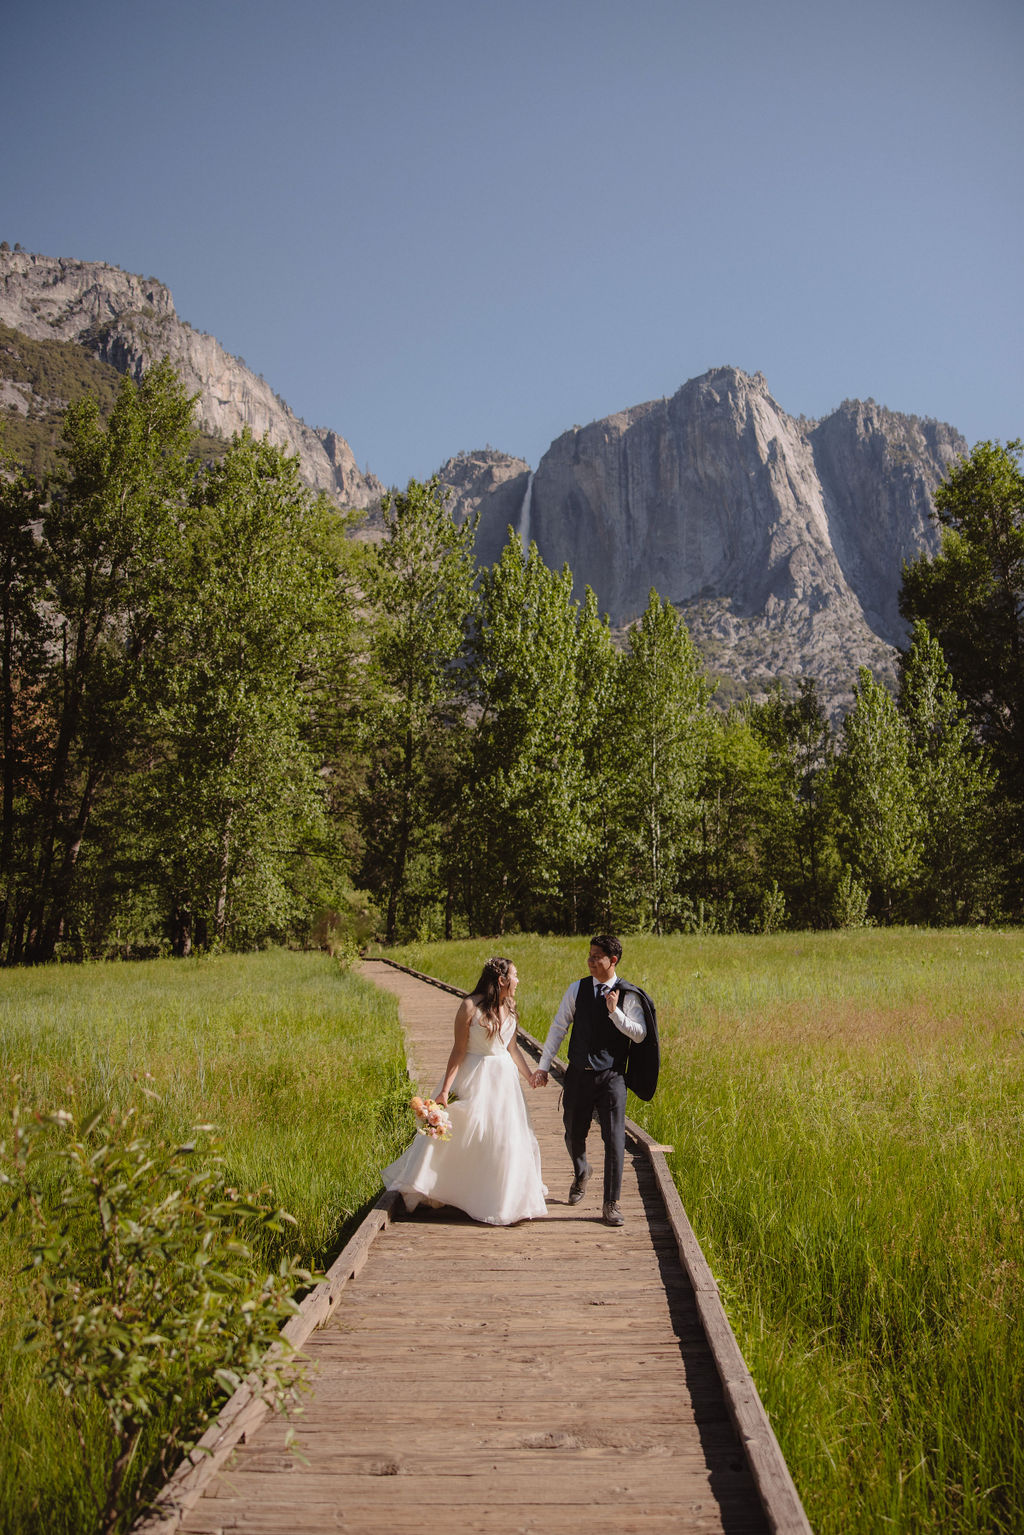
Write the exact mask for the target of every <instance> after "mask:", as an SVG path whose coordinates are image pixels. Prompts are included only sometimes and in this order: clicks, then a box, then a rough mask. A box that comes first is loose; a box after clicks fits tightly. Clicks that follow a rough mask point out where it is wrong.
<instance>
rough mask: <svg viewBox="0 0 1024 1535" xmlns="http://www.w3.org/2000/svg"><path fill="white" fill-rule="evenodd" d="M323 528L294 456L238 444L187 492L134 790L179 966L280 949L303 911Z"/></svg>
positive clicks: (326, 582) (329, 569) (315, 792)
mask: <svg viewBox="0 0 1024 1535" xmlns="http://www.w3.org/2000/svg"><path fill="white" fill-rule="evenodd" d="M335 518H336V514H335V513H334V512H333V510H332V509H331V508H330V507H329V506H328V505H327V503H326V502H324V501H322V500H319V499H318V498H316V497H315V496H314V495H313V493H312V492H311V491H309V490H308V489H307V487H306V486H305V485H304V484H303V483H302V481H301V480H300V479H299V464H298V460H297V459H296V458H291V457H288V456H287V455H286V454H284V453H283V452H282V451H281V450H280V449H278V448H275V447H273V446H272V445H271V444H270V443H269V442H267V441H266V440H264V441H262V442H257V441H254V440H253V438H252V437H251V435H250V434H249V433H248V432H245V433H243V434H242V436H241V437H238V438H235V439H234V441H233V442H232V444H231V446H230V447H229V449H228V451H227V453H226V454H225V456H224V457H223V459H222V460H221V461H220V462H219V463H217V464H214V465H212V466H211V467H210V468H209V469H208V470H207V471H206V473H205V474H203V475H202V476H200V478H199V479H198V480H197V482H196V488H195V492H194V495H193V506H192V510H191V516H190V519H189V522H188V524H187V527H186V529H185V535H184V538H183V540H182V543H181V547H180V552H179V558H178V561H177V564H176V579H175V581H174V583H173V585H168V587H167V588H166V589H165V591H164V600H165V602H166V606H167V611H166V615H165V617H166V623H167V626H168V629H169V630H170V629H171V628H172V626H173V633H174V644H173V647H171V648H170V649H169V650H168V653H167V656H166V666H165V669H164V674H163V676H162V678H161V679H160V682H161V686H160V690H159V699H160V703H159V718H160V725H161V738H160V761H159V765H158V766H157V767H156V768H155V770H154V771H153V772H151V773H150V774H149V775H147V778H146V779H145V780H144V781H143V782H142V784H141V785H140V792H141V794H142V798H143V803H144V804H145V805H146V806H147V809H148V816H147V819H148V821H149V823H150V825H151V826H153V827H154V829H155V831H156V846H155V854H156V861H157V865H158V867H159V869H160V877H161V883H162V886H163V890H164V899H165V901H166V902H167V903H168V904H169V906H170V912H169V913H168V918H169V923H170V925H171V927H172V930H173V937H174V945H175V948H176V950H177V951H178V952H181V953H187V952H189V950H190V948H191V947H192V944H193V942H194V941H197V940H198V941H199V942H206V941H209V940H211V939H212V940H217V941H221V942H223V941H225V940H226V939H228V938H229V936H231V935H233V937H234V938H235V939H236V940H238V941H252V940H253V939H254V938H256V937H259V936H261V935H262V934H264V933H266V932H268V931H269V932H271V933H274V934H276V935H277V936H282V935H283V933H284V932H285V931H287V929H288V926H289V924H290V923H291V922H292V921H294V920H297V919H298V918H300V917H301V916H303V915H306V916H308V915H309V912H308V905H309V901H310V899H312V900H315V899H316V894H317V893H316V892H315V891H314V892H310V891H309V890H303V888H302V883H303V877H302V873H301V872H299V871H303V870H304V871H305V873H306V874H307V875H308V861H309V858H310V856H311V855H312V854H313V853H314V852H315V850H316V849H317V847H318V846H319V844H320V843H321V842H322V840H323V839H324V838H325V837H326V836H327V826H326V821H325V817H324V793H323V785H322V781H321V777H320V771H319V770H320V767H321V764H322V757H321V755H320V752H319V751H318V750H317V748H316V746H315V743H313V742H311V741H310V740H309V739H308V729H307V726H308V720H309V716H310V713H311V708H312V700H313V698H314V696H315V694H316V692H317V690H318V689H319V688H320V687H322V685H323V681H324V679H325V678H326V677H329V676H330V674H331V672H332V670H333V667H334V663H335V657H336V651H337V645H338V639H339V636H338V632H337V627H336V626H337V623H338V619H339V606H338V601H337V596H338V589H337V577H338V566H337V552H336V546H335V540H334V538H333V529H332V523H333V521H334V520H335ZM297 872H299V877H298V881H296V874H297ZM229 928H230V930H231V933H230V934H229Z"/></svg>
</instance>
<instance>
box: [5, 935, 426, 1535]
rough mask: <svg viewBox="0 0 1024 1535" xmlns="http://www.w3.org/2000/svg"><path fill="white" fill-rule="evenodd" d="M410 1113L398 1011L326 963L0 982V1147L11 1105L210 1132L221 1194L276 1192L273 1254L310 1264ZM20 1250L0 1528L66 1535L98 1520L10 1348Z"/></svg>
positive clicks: (22, 1359)
mask: <svg viewBox="0 0 1024 1535" xmlns="http://www.w3.org/2000/svg"><path fill="white" fill-rule="evenodd" d="M148 1093H152V1094H156V1095H157V1096H156V1097H152V1098H151V1097H148V1096H147V1094H148ZM407 1100H408V1084H407V1082H406V1078H405V1057H404V1053H403V1049H402V1040H401V1032H400V1030H399V1027H398V1021H397V1011H396V1007H395V1004H394V1001H393V999H391V998H390V997H386V996H385V995H383V994H382V993H380V992H378V991H376V990H375V988H373V987H372V986H369V985H367V984H366V983H364V982H362V981H360V980H359V979H358V978H357V977H354V976H352V975H349V974H344V973H342V972H341V971H340V970H339V968H338V966H337V965H336V964H335V963H334V962H333V961H331V960H329V959H327V958H324V957H320V956H312V955H299V954H289V953H285V952H283V951H276V952H270V953H265V954H260V955H251V956H245V957H222V958H216V959H208V960H207V959H203V960H194V961H191V960H190V961H183V960H173V961H172V960H167V961H153V962H150V963H144V964H138V965H86V966H82V967H64V968H55V967H51V968H46V969H39V970H31V971H5V972H0V1140H2V1139H4V1138H5V1135H6V1131H5V1130H4V1128H2V1125H3V1122H4V1121H6V1122H7V1123H9V1119H10V1112H11V1108H12V1106H13V1103H14V1102H15V1101H20V1102H21V1103H23V1104H26V1105H28V1106H29V1107H34V1108H38V1109H41V1110H49V1109H58V1108H59V1109H66V1110H68V1111H69V1112H71V1113H73V1114H75V1115H76V1117H78V1116H81V1115H84V1114H85V1113H87V1112H88V1110H89V1109H91V1108H92V1107H93V1106H95V1105H103V1106H105V1107H107V1108H109V1109H110V1110H112V1111H113V1110H117V1109H120V1108H123V1107H125V1106H127V1105H130V1104H139V1105H140V1106H141V1107H142V1109H143V1111H144V1113H145V1115H146V1117H147V1119H148V1121H149V1128H150V1132H151V1133H152V1134H154V1135H156V1136H166V1137H167V1138H168V1139H171V1140H177V1139H181V1138H184V1137H185V1136H187V1134H188V1132H189V1130H190V1128H191V1126H193V1125H195V1124H197V1123H213V1124H215V1125H216V1126H217V1127H218V1131H219V1136H220V1140H221V1143H222V1149H223V1153H224V1156H225V1158H226V1163H227V1170H228V1173H229V1177H230V1181H231V1182H232V1183H234V1184H236V1185H237V1186H238V1187H239V1188H242V1189H254V1190H255V1189H258V1188H260V1187H262V1186H269V1188H271V1189H272V1190H273V1195H274V1197H275V1199H276V1201H277V1202H278V1203H280V1204H282V1205H283V1206H284V1207H285V1208H286V1209H288V1210H289V1211H290V1212H291V1213H292V1214H293V1215H294V1216H295V1218H296V1220H297V1222H298V1225H297V1227H296V1228H290V1227H289V1228H286V1232H285V1234H284V1235H283V1236H282V1237H280V1238H278V1239H277V1241H278V1243H279V1245H285V1244H286V1245H287V1249H288V1250H289V1251H290V1252H293V1253H295V1254H297V1255H298V1256H300V1257H301V1258H302V1259H303V1261H305V1262H306V1263H308V1264H309V1265H311V1266H321V1265H322V1264H324V1263H325V1262H326V1261H327V1260H328V1259H329V1257H330V1256H331V1254H332V1252H333V1251H335V1250H336V1249H337V1248H338V1246H339V1245H340V1244H341V1243H342V1242H343V1240H344V1239H345V1236H346V1234H347V1232H348V1230H349V1229H350V1228H351V1227H352V1226H353V1225H354V1223H355V1220H356V1217H357V1216H358V1214H359V1213H360V1211H361V1209H362V1208H363V1207H364V1206H365V1204H366V1203H367V1201H368V1200H370V1199H372V1198H374V1197H375V1196H376V1194H377V1193H378V1192H379V1189H380V1178H379V1169H380V1168H381V1167H383V1166H385V1165H386V1164H387V1163H388V1162H389V1161H390V1160H392V1158H393V1157H394V1156H395V1155H396V1154H397V1151H398V1150H399V1149H400V1147H401V1145H402V1144H403V1143H404V1142H405V1141H406V1139H407V1138H408V1133H409V1131H408V1122H407ZM25 1240H26V1232H25V1230H24V1229H23V1228H21V1227H19V1226H18V1225H17V1224H15V1223H12V1222H6V1223H4V1224H2V1225H0V1422H2V1423H3V1433H2V1434H0V1529H2V1530H4V1531H5V1532H12V1535H13V1532H15V1531H18V1532H23V1531H29V1530H32V1531H37V1530H42V1529H45V1530H46V1531H47V1532H48V1535H49V1532H54V1535H64V1532H67V1535H72V1532H80V1531H85V1530H88V1529H90V1528H92V1527H93V1525H94V1522H95V1510H94V1508H93V1506H92V1505H91V1503H90V1501H89V1498H88V1495H87V1494H86V1493H85V1492H84V1490H83V1489H84V1487H85V1486H86V1484H87V1481H88V1478H86V1477H85V1476H84V1475H83V1473H82V1451H81V1449H80V1447H79V1444H78V1441H77V1438H76V1435H75V1432H74V1430H73V1425H72V1421H71V1418H70V1415H69V1413H68V1410H67V1407H66V1404H64V1402H63V1401H62V1399H60V1398H59V1397H57V1396H56V1395H55V1394H54V1393H52V1392H51V1391H49V1390H48V1389H47V1388H45V1387H44V1386H43V1385H42V1384H41V1383H40V1380H39V1378H38V1371H37V1365H36V1361H35V1357H34V1356H33V1355H32V1354H24V1353H21V1352H19V1351H18V1348H17V1343H18V1338H19V1336H20V1334H21V1332H22V1330H23V1326H24V1322H25V1319H26V1316H27V1312H28V1309H29V1307H30V1304H31V1298H30V1290H29V1288H28V1285H27V1281H26V1280H25V1278H24V1277H23V1276H20V1275H19V1273H18V1270H19V1268H20V1266H21V1265H22V1263H23V1262H24V1255H25V1247H24V1243H25ZM261 1256H262V1257H263V1259H265V1260H266V1259H272V1258H274V1257H275V1256H276V1254H275V1253H274V1252H273V1251H271V1250H270V1249H267V1250H265V1251H264V1252H263V1253H262V1255H261ZM98 1443H99V1440H98V1439H96V1440H94V1442H93V1446H92V1450H91V1453H93V1454H99V1453H101V1451H100V1450H99V1449H98Z"/></svg>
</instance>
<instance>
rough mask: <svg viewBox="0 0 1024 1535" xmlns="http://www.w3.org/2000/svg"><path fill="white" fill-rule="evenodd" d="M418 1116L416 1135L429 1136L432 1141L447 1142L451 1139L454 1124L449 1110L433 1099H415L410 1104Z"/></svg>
mask: <svg viewBox="0 0 1024 1535" xmlns="http://www.w3.org/2000/svg"><path fill="white" fill-rule="evenodd" d="M409 1107H410V1108H411V1109H412V1111H413V1113H414V1114H415V1115H416V1134H417V1135H429V1136H430V1139H431V1140H432V1141H447V1140H450V1139H451V1134H452V1122H451V1120H450V1119H449V1117H448V1110H447V1109H446V1108H442V1106H441V1104H439V1103H435V1102H434V1100H433V1098H419V1097H416V1098H413V1099H412V1101H411V1102H410V1104H409Z"/></svg>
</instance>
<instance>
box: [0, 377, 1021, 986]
mask: <svg viewBox="0 0 1024 1535" xmlns="http://www.w3.org/2000/svg"><path fill="white" fill-rule="evenodd" d="M193 406H194V401H193V400H192V399H190V398H189V397H188V396H187V395H186V394H185V392H184V389H183V387H182V385H181V382H180V380H179V379H178V378H177V376H176V375H175V373H174V372H173V370H172V369H171V368H170V366H169V365H168V364H166V363H163V364H159V365H157V366H156V367H154V368H153V369H152V370H151V371H150V372H149V374H148V375H147V376H146V377H145V378H144V379H143V380H142V382H141V384H139V385H138V386H136V385H135V384H134V383H132V382H131V381H130V380H125V381H123V383H122V384H121V386H120V391H119V393H118V396H117V399H116V402H115V403H114V405H113V408H112V410H110V412H109V414H108V415H107V416H104V414H102V413H101V410H100V405H99V403H98V402H97V400H96V399H95V398H92V397H87V398H85V399H84V400H82V401H79V402H78V403H76V404H74V405H72V406H71V408H70V409H69V410H68V412H67V416H66V418H65V423H64V428H63V446H62V463H61V467H60V468H59V469H58V470H57V471H56V472H55V473H54V474H53V475H51V476H49V477H48V478H47V479H46V480H45V482H44V481H41V480H39V479H37V478H34V477H32V476H29V475H27V474H24V473H14V472H12V471H10V470H9V471H8V472H7V473H6V475H5V476H4V478H3V480H2V482H0V505H2V534H0V539H2V551H0V621H2V626H3V640H2V656H0V709H2V727H0V736H2V739H0V749H2V806H0V822H2V824H0V958H2V959H3V960H4V961H5V962H7V963H18V962H25V961H30V962H31V961H42V960H49V959H52V958H54V957H61V958H80V957H86V956H91V955H125V956H129V955H141V954H151V953H157V952H162V951H167V952H174V953H178V954H186V953H189V952H192V951H194V950H196V949H201V948H208V947H211V946H214V945H226V946H230V947H252V946H254V945H259V944H261V943H267V942H282V941H298V942H338V943H352V942H355V941H357V940H358V939H361V938H364V937H367V936H369V935H370V934H371V933H373V932H377V933H379V934H380V936H383V937H386V938H387V939H389V940H391V939H403V938H416V937H421V938H433V937H443V936H452V935H459V934H500V933H507V932H510V931H513V930H521V931H525V930H533V931H546V932H578V931H586V930H590V929H593V928H595V927H604V926H612V927H615V928H617V929H619V930H621V931H636V930H652V931H655V932H668V931H676V930H685V931H693V930H699V931H709V932H710V931H725V932H734V931H756V932H767V931H772V930H775V929H779V928H783V927H799V928H803V927H830V926H849V925H855V924H860V923H864V922H869V921H877V922H922V923H939V924H941V923H964V922H976V921H993V920H1004V919H1017V918H1019V916H1020V914H1021V910H1022V906H1024V859H1022V845H1024V839H1022V820H1024V818H1022V813H1021V810H1022V802H1024V772H1022V763H1024V752H1022V742H1021V731H1022V724H1021V701H1022V698H1024V601H1022V598H1024V495H1022V490H1024V477H1022V475H1021V472H1020V467H1019V459H1020V452H1021V445H1020V444H1019V443H1011V444H1009V445H1008V446H1007V447H1005V448H1004V447H1001V446H999V445H998V444H995V445H993V444H990V443H983V444H980V445H979V446H978V447H977V448H976V449H975V450H974V453H973V454H972V455H971V457H970V459H969V460H965V461H964V462H963V463H962V464H960V465H959V466H958V467H957V468H956V469H954V471H953V473H952V474H951V476H950V478H949V480H948V481H947V483H946V484H945V485H944V486H943V487H942V488H941V489H940V491H939V492H938V496H937V505H938V512H939V517H940V520H941V522H942V524H943V543H942V548H941V551H940V553H939V555H938V556H937V557H936V558H935V559H933V560H931V561H929V560H927V559H924V558H922V559H921V560H919V561H918V562H917V563H916V564H915V565H914V566H912V567H908V569H907V570H906V571H905V572H904V587H903V599H902V601H903V610H904V612H905V614H906V616H907V618H908V620H910V621H911V622H912V623H913V629H912V639H911V643H910V645H909V648H908V650H907V652H906V654H905V655H904V656H903V657H902V664H901V682H900V687H899V693H898V697H897V698H895V699H894V698H893V697H892V696H891V695H890V694H889V693H888V692H887V691H886V690H885V689H884V688H883V687H882V686H881V685H880V684H878V683H877V682H875V680H874V679H873V678H872V676H871V675H870V673H868V672H867V671H862V672H861V673H860V676H859V681H858V683H857V687H856V692H855V698H854V703H853V707H852V709H851V710H850V712H849V714H848V715H847V717H846V719H845V720H844V722H843V724H842V726H841V728H839V729H838V730H836V729H834V728H833V727H832V726H831V725H830V723H829V720H828V717H827V715H826V712H825V710H824V708H823V707H822V703H821V701H820V699H819V697H818V695H817V692H816V688H815V686H814V684H813V683H812V682H810V681H806V682H803V683H801V684H800V685H799V686H798V688H797V689H796V690H795V691H785V690H784V689H783V688H782V687H776V688H774V689H772V690H771V691H770V692H769V694H768V696H767V698H766V699H765V700H763V701H761V702H756V703H755V702H751V701H746V702H744V703H741V704H738V705H735V706H733V707H732V708H731V709H730V710H729V711H728V713H725V714H723V713H722V712H721V711H720V710H718V709H716V708H714V707H713V706H711V703H710V700H711V695H712V692H713V685H712V683H711V682H710V681H709V680H708V677H707V674H706V672H705V669H704V665H703V663H702V661H701V658H700V655H699V653H698V651H697V649H696V647H695V646H694V644H693V642H692V640H691V638H690V636H689V634H688V632H687V630H686V627H685V625H684V623H683V621H682V619H681V618H680V617H679V615H678V614H677V613H676V612H675V611H674V609H673V608H672V607H671V606H669V605H668V604H666V603H663V602H662V601H661V600H660V599H659V597H658V595H657V594H656V593H655V592H652V593H651V598H650V602H649V605H648V607H647V610H646V612H645V613H644V614H643V616H642V617H641V619H640V620H639V621H638V622H637V623H636V625H635V626H633V628H631V629H630V631H629V635H628V641H627V643H626V646H625V648H624V649H623V650H619V649H617V648H616V646H615V645H614V644H613V641H612V637H611V634H610V632H609V628H608V624H607V622H606V621H605V620H604V619H603V618H602V617H601V615H600V614H599V612H598V609H597V602H596V599H595V597H594V595H593V593H591V592H590V591H589V590H588V592H587V593H586V595H585V597H584V599H583V601H582V602H576V601H574V600H573V596H572V577H571V573H570V572H569V571H568V569H563V570H562V571H552V570H549V569H548V568H547V567H546V566H545V564H544V562H543V561H542V560H541V558H540V556H539V554H538V552H537V550H536V547H535V546H531V547H530V549H529V550H528V551H526V552H524V551H523V549H522V547H521V545H520V543H519V541H518V540H517V539H516V538H515V537H514V536H511V535H510V538H509V542H508V544H507V545H506V547H505V550H504V552H503V553H502V555H501V558H500V559H499V560H498V562H497V563H496V564H495V565H494V566H493V567H491V568H490V569H485V570H483V571H478V569H477V567H476V564H475V561H474V556H473V537H474V531H475V529H474V526H473V525H472V524H471V523H467V524H463V525H460V526H457V525H456V524H455V523H454V522H453V521H452V518H451V516H450V515H449V513H448V512H447V511H446V509H445V506H444V501H443V496H442V493H441V491H440V489H439V487H438V486H437V484H436V483H435V482H431V483H430V484H420V483H418V482H416V481H411V482H410V484H409V486H408V487H407V489H406V491H405V492H404V493H397V492H395V493H392V494H391V495H390V496H388V497H387V498H386V500H385V503H384V506H383V528H384V531H383V537H382V538H381V539H380V541H379V542H376V543H374V542H368V541H365V540H360V539H353V538H352V537H351V536H349V535H350V531H351V530H350V528H349V527H348V525H347V523H346V520H345V519H344V518H342V517H340V516H339V514H338V513H337V512H336V510H335V509H334V508H333V507H331V506H330V505H329V504H328V503H327V502H326V500H325V499H324V498H322V497H317V496H315V495H314V494H313V493H312V492H311V491H310V490H308V489H307V488H306V487H305V486H304V485H303V484H302V482H301V481H300V479H299V477H298V466H297V461H296V460H294V459H290V458H288V457H286V456H285V455H284V454H283V453H282V452H281V451H279V450H278V449H276V448H273V447H271V446H270V445H269V444H268V443H266V442H257V441H254V440H253V439H252V438H251V437H250V436H248V435H243V436H242V437H240V438H237V439H235V440H234V441H233V442H232V444H231V445H230V446H229V447H228V449H227V451H226V452H225V454H224V455H223V457H222V458H221V459H220V460H219V461H218V462H215V463H212V464H205V465H204V464H201V463H197V461H196V458H195V442H196V438H197V432H196V429H195V427H194V424H193V419H194V418H193Z"/></svg>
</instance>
